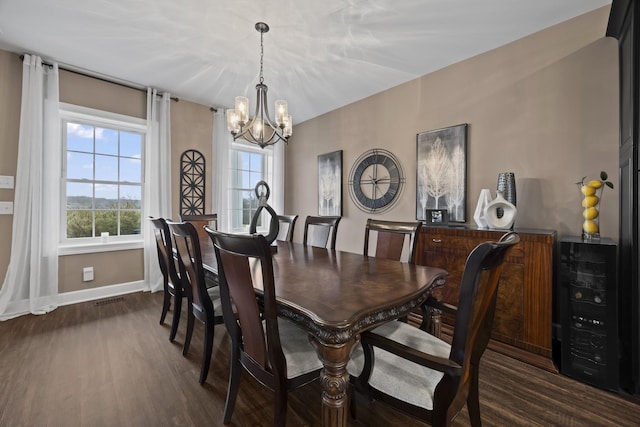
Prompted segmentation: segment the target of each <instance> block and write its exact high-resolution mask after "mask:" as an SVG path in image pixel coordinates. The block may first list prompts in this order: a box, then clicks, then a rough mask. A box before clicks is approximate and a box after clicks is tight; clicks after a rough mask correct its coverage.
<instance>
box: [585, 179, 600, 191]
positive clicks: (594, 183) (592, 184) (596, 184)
mask: <svg viewBox="0 0 640 427" xmlns="http://www.w3.org/2000/svg"><path fill="white" fill-rule="evenodd" d="M587 185H588V186H589V187H593V188H595V189H598V188H600V187H602V181H600V180H597V179H592V180H591V181H589V183H588V184H587Z"/></svg>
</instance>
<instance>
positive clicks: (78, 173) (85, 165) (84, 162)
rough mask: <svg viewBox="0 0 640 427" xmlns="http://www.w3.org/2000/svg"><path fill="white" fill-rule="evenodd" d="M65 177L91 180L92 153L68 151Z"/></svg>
mask: <svg viewBox="0 0 640 427" xmlns="http://www.w3.org/2000/svg"><path fill="white" fill-rule="evenodd" d="M67 178H68V179H90V180H93V154H85V153H77V152H68V153H67Z"/></svg>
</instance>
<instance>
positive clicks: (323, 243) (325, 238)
mask: <svg viewBox="0 0 640 427" xmlns="http://www.w3.org/2000/svg"><path fill="white" fill-rule="evenodd" d="M340 219H342V217H340V216H307V219H306V220H305V222H304V236H303V239H302V243H303V244H305V245H310V246H316V247H321V248H325V247H327V244H329V237H331V243H330V248H331V249H335V248H336V238H337V236H338V224H339V223H340Z"/></svg>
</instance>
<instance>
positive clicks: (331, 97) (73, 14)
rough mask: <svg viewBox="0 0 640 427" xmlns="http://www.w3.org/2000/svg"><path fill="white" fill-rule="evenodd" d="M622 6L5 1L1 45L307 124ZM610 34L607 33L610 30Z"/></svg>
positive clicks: (564, 2) (332, 0)
mask: <svg viewBox="0 0 640 427" xmlns="http://www.w3.org/2000/svg"><path fill="white" fill-rule="evenodd" d="M609 4H611V0H484V1H478V0H322V1H312V0H302V1H301V0H188V1H179V0H55V1H51V0H0V48H2V49H5V50H9V51H13V52H18V53H32V54H37V55H40V56H42V57H43V58H44V59H47V60H50V61H58V62H59V63H60V65H61V66H62V67H66V68H70V69H75V70H81V71H86V72H89V73H90V74H91V73H95V74H98V75H102V76H104V77H108V78H112V79H116V80H119V81H121V82H126V83H130V84H134V85H140V86H152V87H156V88H158V89H160V90H163V91H169V92H170V93H171V95H172V96H176V97H179V98H182V99H187V100H190V101H193V102H197V103H200V104H204V105H210V106H221V107H232V105H233V103H234V98H235V96H236V95H241V94H242V95H246V96H248V97H249V99H250V101H251V104H252V107H251V108H253V105H255V89H254V87H255V85H256V83H257V82H258V74H259V70H260V64H259V59H260V34H259V33H258V32H257V31H256V30H255V28H254V25H255V23H256V22H259V21H263V22H266V23H267V24H268V25H269V26H270V27H271V30H270V31H269V32H268V33H266V34H265V35H264V82H265V83H266V84H267V85H268V87H269V103H270V108H271V109H273V101H274V100H275V99H280V98H282V99H286V100H287V101H288V102H289V112H290V114H291V115H292V116H293V121H294V124H295V123H300V122H302V121H305V120H308V119H311V118H313V117H316V116H319V115H321V114H323V113H326V112H328V111H331V110H334V109H336V108H339V107H341V106H344V105H347V104H349V103H352V102H354V101H357V100H359V99H362V98H365V97H367V96H369V95H372V94H374V93H377V92H380V91H383V90H385V89H388V88H390V87H393V86H396V85H398V84H401V83H404V82H406V81H409V80H412V79H415V78H417V77H420V76H422V75H425V74H428V73H430V72H433V71H435V70H438V69H441V68H443V67H446V66H447V65H450V64H453V63H456V62H459V61H461V60H464V59H466V58H469V57H471V56H474V55H477V54H480V53H482V52H486V51H488V50H490V49H493V48H496V47H498V46H501V45H504V44H506V43H509V42H511V41H513V40H517V39H519V38H522V37H524V36H526V35H528V34H531V33H534V32H536V31H539V30H541V29H544V28H547V27H549V26H551V25H554V24H557V23H559V22H562V21H566V20H568V19H570V18H572V17H574V16H577V15H580V14H583V13H586V12H589V11H591V10H594V9H596V8H599V7H601V6H605V5H609ZM603 36H604V34H603Z"/></svg>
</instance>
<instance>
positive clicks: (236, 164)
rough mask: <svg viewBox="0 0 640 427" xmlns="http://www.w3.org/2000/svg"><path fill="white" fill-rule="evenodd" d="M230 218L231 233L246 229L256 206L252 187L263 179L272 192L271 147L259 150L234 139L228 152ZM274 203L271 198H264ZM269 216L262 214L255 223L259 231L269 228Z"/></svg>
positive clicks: (264, 212)
mask: <svg viewBox="0 0 640 427" xmlns="http://www.w3.org/2000/svg"><path fill="white" fill-rule="evenodd" d="M230 157H231V158H230V163H231V165H230V168H229V169H230V179H229V182H230V185H229V188H230V191H231V203H230V206H229V209H230V218H231V228H232V231H233V232H248V231H249V225H250V224H251V218H253V214H254V213H255V212H256V210H257V209H258V202H259V200H258V197H257V196H256V193H255V186H256V184H257V183H258V182H259V181H266V182H267V183H269V187H270V188H271V191H272V192H273V186H272V185H271V183H272V182H273V180H272V175H273V174H272V172H271V171H272V170H273V149H272V148H271V147H267V148H264V149H261V148H259V147H256V146H251V145H249V144H243V143H240V142H234V143H233V146H232V148H231V153H230ZM267 203H269V205H271V206H273V200H272V199H271V197H270V198H269V200H267ZM269 221H270V218H269V215H268V214H267V212H266V211H264V210H263V214H262V215H261V216H260V219H259V221H258V224H257V230H258V231H260V232H264V231H268V226H269Z"/></svg>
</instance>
